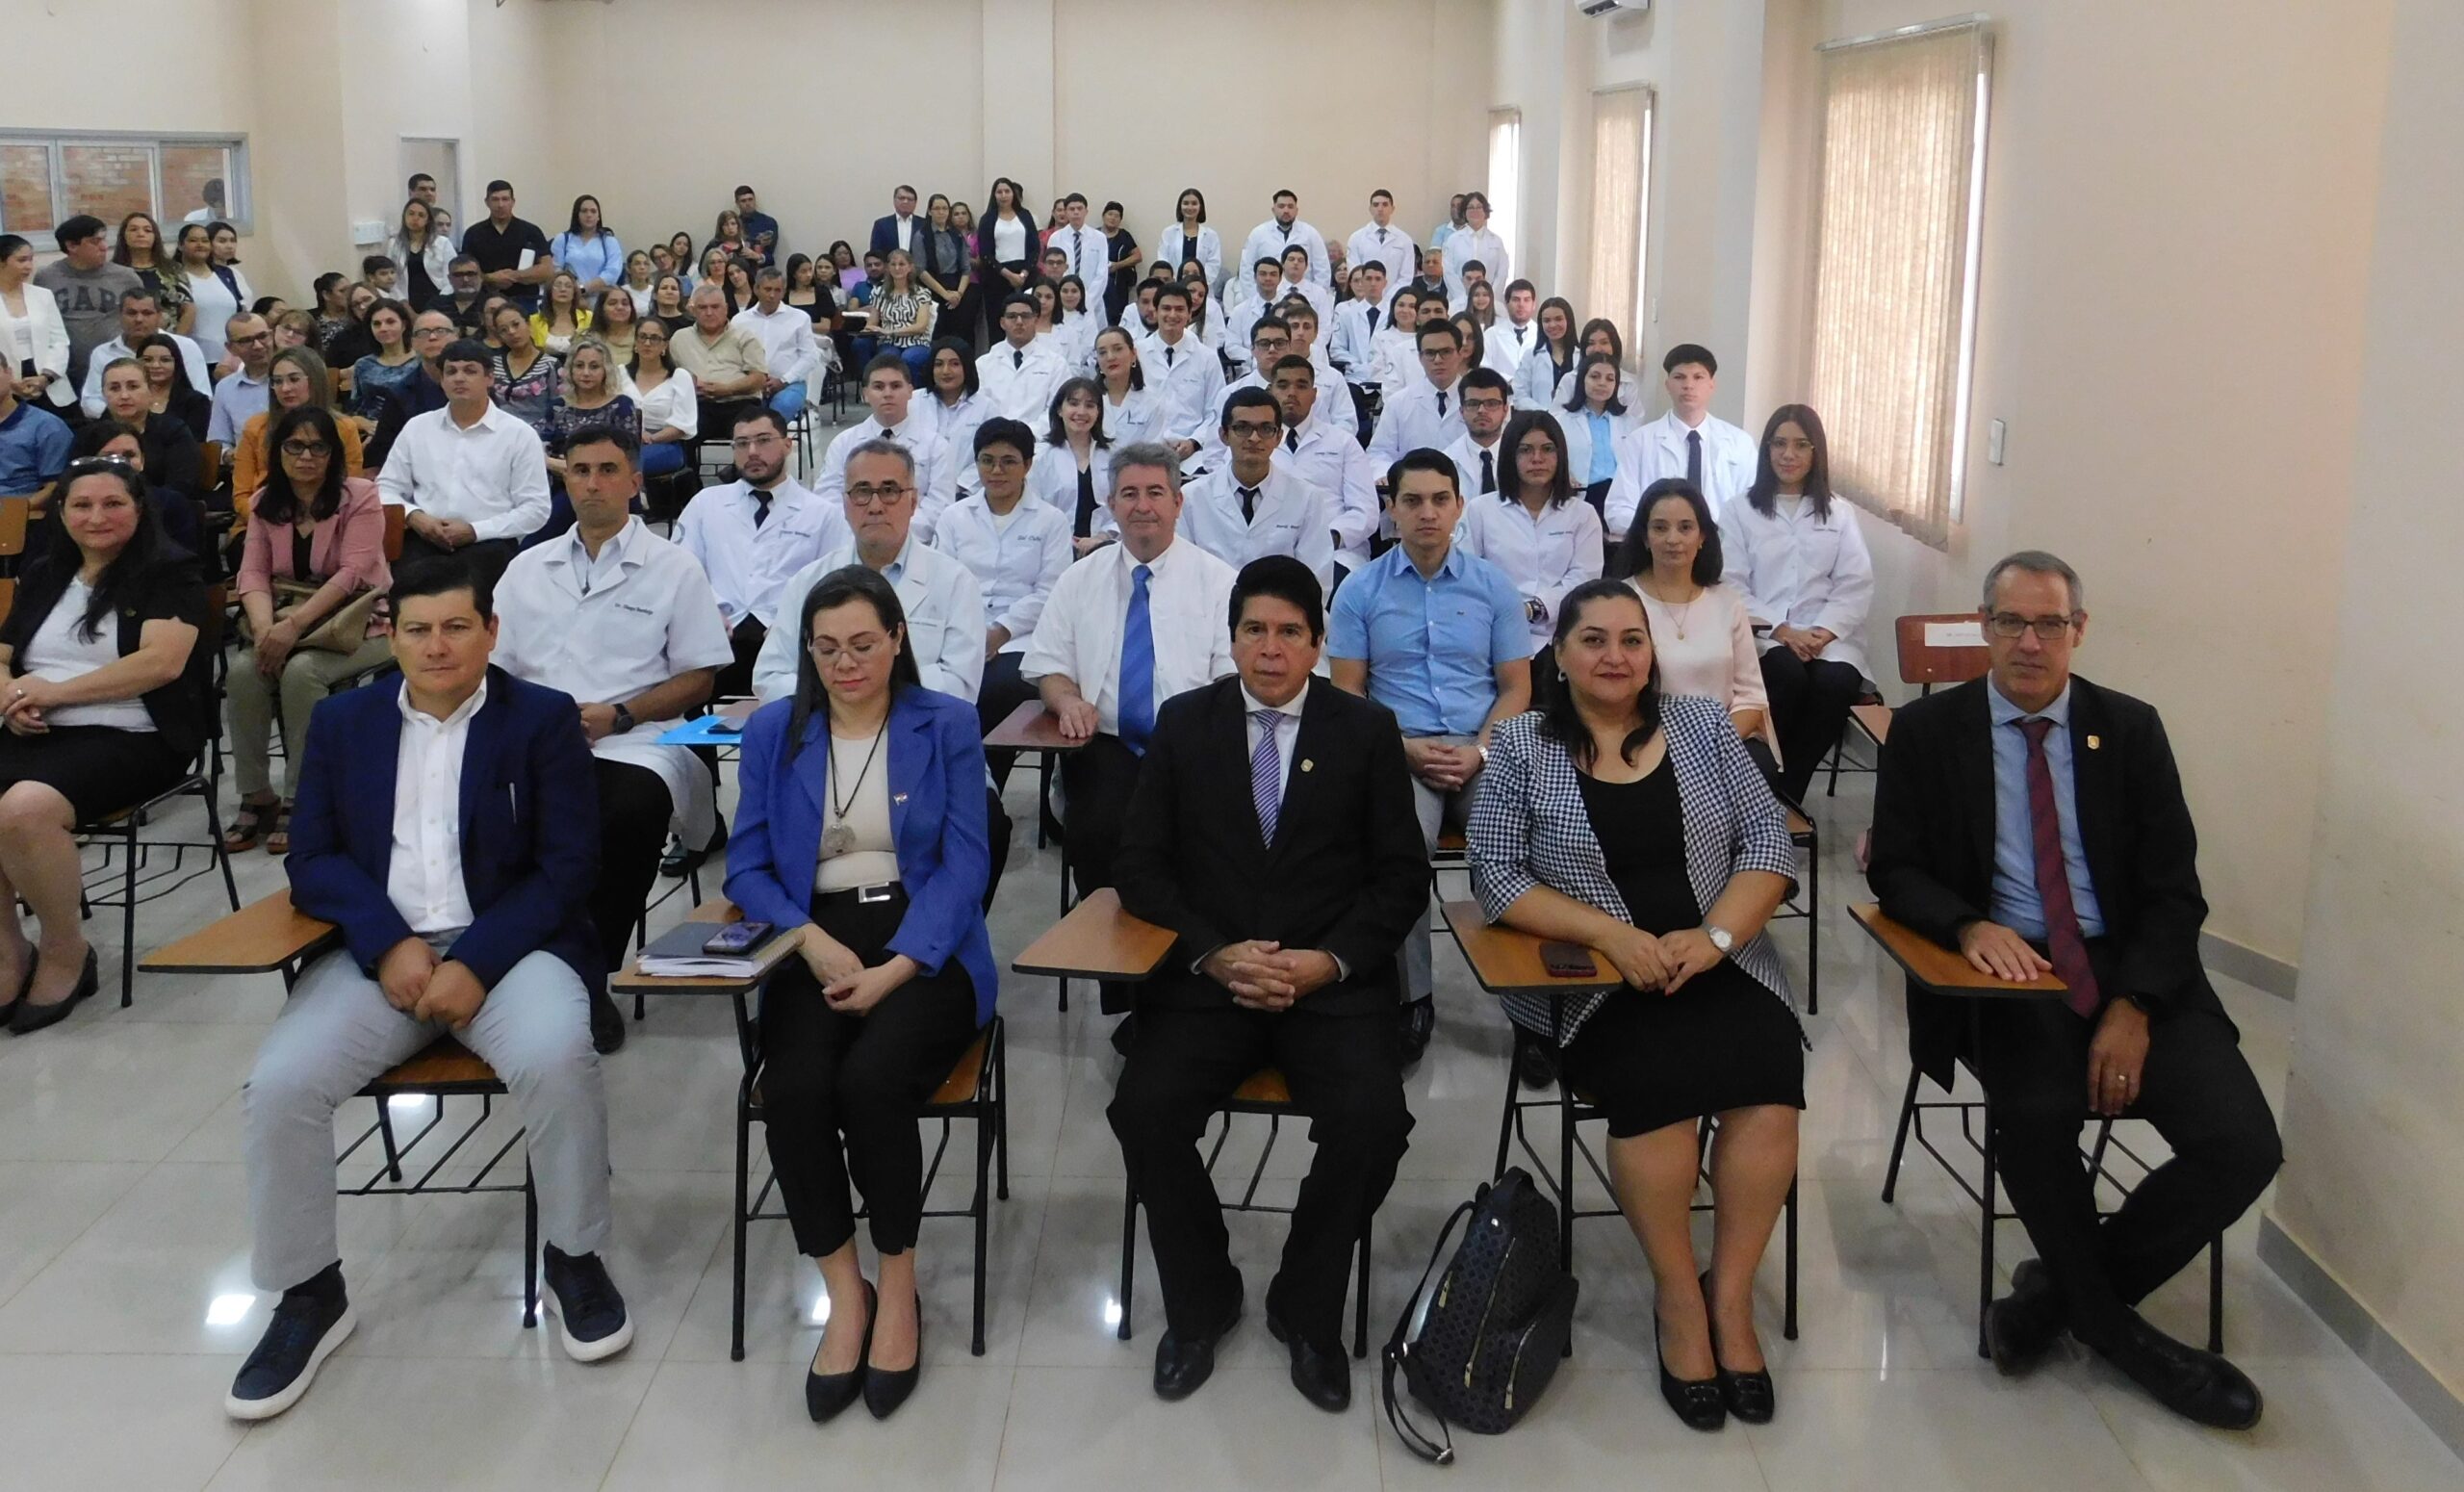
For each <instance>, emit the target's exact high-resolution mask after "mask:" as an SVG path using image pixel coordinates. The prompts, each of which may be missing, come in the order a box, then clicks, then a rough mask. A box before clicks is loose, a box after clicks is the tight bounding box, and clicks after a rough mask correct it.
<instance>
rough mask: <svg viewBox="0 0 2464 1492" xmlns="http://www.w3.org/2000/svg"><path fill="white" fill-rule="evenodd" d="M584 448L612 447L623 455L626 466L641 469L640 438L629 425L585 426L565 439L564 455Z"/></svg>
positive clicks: (570, 454) (569, 454)
mask: <svg viewBox="0 0 2464 1492" xmlns="http://www.w3.org/2000/svg"><path fill="white" fill-rule="evenodd" d="M584 446H613V447H615V448H616V449H617V450H619V451H620V452H622V453H623V455H624V457H625V464H626V465H627V466H629V467H632V468H634V469H636V470H639V469H640V467H641V464H642V438H641V437H640V436H638V435H636V434H634V433H633V429H632V426H630V425H627V424H585V425H583V426H582V427H581V428H580V429H578V430H576V431H574V432H573V434H571V435H569V436H567V437H566V438H565V454H566V455H567V456H568V457H570V456H572V455H573V453H574V452H575V451H577V450H580V449H581V448H583V447H584Z"/></svg>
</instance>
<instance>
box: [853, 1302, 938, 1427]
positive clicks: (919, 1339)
mask: <svg viewBox="0 0 2464 1492" xmlns="http://www.w3.org/2000/svg"><path fill="white" fill-rule="evenodd" d="M864 1355H865V1356H866V1357H867V1358H869V1357H871V1356H872V1344H871V1343H870V1342H867V1343H866V1344H865V1346H864ZM923 1372H924V1298H923V1297H922V1296H921V1295H919V1296H917V1297H916V1298H915V1361H914V1363H913V1364H912V1365H911V1366H909V1367H905V1368H901V1369H899V1370H898V1371H897V1372H895V1373H893V1372H891V1371H889V1370H888V1369H886V1368H876V1367H874V1366H873V1365H872V1364H871V1363H870V1362H869V1361H868V1362H866V1363H865V1364H864V1407H865V1408H867V1409H870V1410H871V1411H872V1412H873V1418H874V1419H877V1420H886V1419H888V1418H889V1417H890V1415H891V1414H893V1413H895V1412H896V1411H897V1409H898V1406H899V1405H900V1404H903V1403H905V1402H907V1396H908V1395H910V1394H912V1393H914V1392H915V1380H916V1379H917V1378H918V1377H920V1376H923Z"/></svg>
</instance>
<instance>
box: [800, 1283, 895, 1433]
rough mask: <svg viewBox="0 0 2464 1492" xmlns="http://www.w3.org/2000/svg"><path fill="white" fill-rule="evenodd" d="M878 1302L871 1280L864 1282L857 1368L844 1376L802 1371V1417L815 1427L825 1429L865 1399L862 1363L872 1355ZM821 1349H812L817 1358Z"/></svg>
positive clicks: (809, 1370) (808, 1370) (842, 1374)
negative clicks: (804, 1416) (861, 1341)
mask: <svg viewBox="0 0 2464 1492" xmlns="http://www.w3.org/2000/svg"><path fill="white" fill-rule="evenodd" d="M880 1303H881V1301H880V1299H879V1297H878V1296H877V1295H876V1294H875V1293H874V1290H873V1284H872V1281H871V1280H866V1281H865V1282H864V1345H863V1347H862V1348H861V1349H860V1351H858V1352H857V1353H856V1366H855V1367H854V1368H853V1369H851V1370H849V1371H848V1372H845V1373H815V1372H813V1371H812V1370H811V1369H810V1368H807V1369H806V1370H805V1413H807V1414H809V1415H811V1416H812V1422H813V1423H814V1424H815V1425H827V1424H829V1423H830V1422H831V1421H832V1420H834V1419H836V1418H838V1413H839V1411H840V1410H842V1409H844V1408H846V1407H847V1406H848V1405H849V1404H851V1403H854V1402H856V1401H857V1400H859V1399H861V1398H862V1397H863V1396H864V1359H865V1358H867V1357H870V1356H871V1355H873V1318H874V1317H876V1316H878V1315H879V1314H880V1311H879V1310H878V1309H876V1307H878V1306H879V1305H880ZM820 1355H821V1349H819V1348H814V1349H813V1356H814V1357H816V1358H818V1357H819V1356H820Z"/></svg>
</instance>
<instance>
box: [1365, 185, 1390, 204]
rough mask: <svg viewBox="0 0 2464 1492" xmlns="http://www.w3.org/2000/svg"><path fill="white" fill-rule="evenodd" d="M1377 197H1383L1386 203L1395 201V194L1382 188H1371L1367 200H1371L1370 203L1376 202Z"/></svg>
mask: <svg viewBox="0 0 2464 1492" xmlns="http://www.w3.org/2000/svg"><path fill="white" fill-rule="evenodd" d="M1379 197H1384V198H1385V199H1386V200H1387V201H1389V202H1392V201H1393V200H1395V193H1392V192H1389V191H1387V190H1386V189H1385V188H1383V187H1374V188H1372V189H1371V190H1370V193H1369V200H1371V201H1373V202H1374V201H1376V200H1377V199H1378V198H1379Z"/></svg>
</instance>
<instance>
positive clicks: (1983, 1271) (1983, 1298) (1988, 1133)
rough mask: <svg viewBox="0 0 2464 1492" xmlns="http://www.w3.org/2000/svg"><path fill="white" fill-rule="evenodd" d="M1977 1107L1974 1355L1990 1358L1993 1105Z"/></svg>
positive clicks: (1991, 1350) (1987, 1104)
mask: <svg viewBox="0 0 2464 1492" xmlns="http://www.w3.org/2000/svg"><path fill="white" fill-rule="evenodd" d="M1980 1107H1982V1108H1983V1109H1984V1110H1985V1124H1984V1128H1985V1144H1984V1145H1983V1146H1982V1148H1983V1149H1984V1151H1985V1187H1984V1191H1985V1218H1984V1222H1985V1226H1984V1229H1983V1232H1984V1235H1985V1239H1984V1242H1983V1244H1981V1245H1980V1246H1979V1252H1978V1256H1977V1265H1976V1355H1978V1356H1979V1357H1991V1356H1992V1355H1993V1349H1992V1346H1991V1344H1990V1342H1989V1340H1988V1338H1987V1336H1986V1331H1985V1317H1986V1313H1987V1312H1988V1311H1990V1310H1991V1309H1992V1308H1993V1108H1992V1105H1991V1103H1990V1102H1988V1103H1986V1104H1983V1105H1980Z"/></svg>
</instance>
